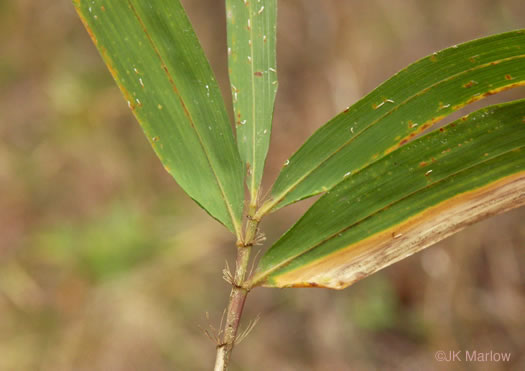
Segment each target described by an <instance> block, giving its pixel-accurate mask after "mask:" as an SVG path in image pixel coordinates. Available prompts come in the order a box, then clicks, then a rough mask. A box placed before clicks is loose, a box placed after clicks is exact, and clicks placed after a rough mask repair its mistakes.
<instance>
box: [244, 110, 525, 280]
mask: <svg viewBox="0 0 525 371" xmlns="http://www.w3.org/2000/svg"><path fill="white" fill-rule="evenodd" d="M524 204H525V100H522V101H517V102H512V103H508V104H504V105H499V106H492V107H488V108H486V109H483V110H480V111H477V112H475V113H473V114H471V115H470V116H468V117H464V118H462V119H460V120H458V121H456V122H453V123H451V124H449V125H448V126H446V127H443V128H441V129H439V130H436V131H434V132H432V133H430V134H428V135H426V136H423V137H422V138H419V139H417V140H415V141H413V142H411V143H409V144H407V145H406V146H403V147H401V148H400V149H397V150H395V151H394V152H392V153H391V154H389V155H388V156H386V157H384V158H383V159H381V160H379V161H377V162H375V163H373V164H371V165H370V166H368V167H366V168H364V169H363V170H361V171H358V172H357V173H356V174H354V175H353V176H349V177H347V178H346V179H345V180H343V181H342V182H341V183H339V184H338V185H337V186H336V187H334V188H333V189H332V190H331V191H329V192H327V193H326V194H325V195H324V196H323V197H321V198H320V199H319V200H318V201H317V202H316V203H315V204H314V205H313V206H312V207H311V208H310V209H309V210H308V211H307V212H306V214H305V215H304V216H303V217H302V218H301V219H300V220H299V222H298V223H297V224H296V225H295V226H293V227H292V228H291V229H290V230H289V231H288V232H287V233H286V234H285V235H284V236H283V237H282V238H281V239H280V240H279V241H277V242H276V243H275V245H274V246H273V247H272V248H271V249H270V250H269V251H268V252H267V253H266V254H265V255H264V256H263V258H262V259H261V261H260V264H259V267H258V270H257V274H256V275H255V277H254V279H253V283H256V284H263V285H265V286H275V287H288V286H320V287H329V288H336V289H340V288H344V287H346V286H348V285H350V284H351V283H353V282H355V281H356V280H359V279H361V278H363V277H366V276H368V275H370V274H372V273H373V272H375V271H377V270H379V269H381V268H383V267H385V266H388V265H390V264H392V263H394V262H396V261H398V260H401V259H403V258H405V257H407V256H409V255H411V254H413V253H414V252H416V251H419V250H421V249H423V248H424V247H426V246H428V245H431V244H433V243H435V242H437V241H439V240H441V239H443V238H445V237H447V236H449V235H450V234H452V233H455V232H457V231H458V230H460V229H462V228H464V227H465V226H467V225H469V224H471V223H473V222H476V221H478V220H480V219H482V218H485V217H488V216H490V215H494V214H497V213H500V212H503V211H506V210H509V209H511V208H514V207H518V206H521V205H524Z"/></svg>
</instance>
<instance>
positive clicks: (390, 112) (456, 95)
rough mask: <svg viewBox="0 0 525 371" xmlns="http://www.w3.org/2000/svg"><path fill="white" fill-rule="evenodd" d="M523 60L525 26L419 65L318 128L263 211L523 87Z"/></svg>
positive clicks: (319, 187)
mask: <svg viewBox="0 0 525 371" xmlns="http://www.w3.org/2000/svg"><path fill="white" fill-rule="evenodd" d="M524 63H525V32H524V31H523V30H521V31H514V32H509V33H505V34H501V35H495V36H491V37H487V38H484V39H479V40H474V41H472V42H468V43H465V44H462V45H459V46H454V47H451V48H449V49H445V50H443V51H441V52H439V53H434V54H433V55H431V56H429V57H426V58H423V59H422V60H420V61H418V62H416V63H414V64H413V65H411V66H409V67H408V68H406V69H405V70H402V71H400V72H399V73H397V74H396V75H394V76H393V77H392V78H391V79H390V80H388V81H386V82H385V83H384V84H382V85H381V86H379V87H378V88H377V89H375V90H374V91H372V92H371V93H370V94H368V95H367V96H366V97H364V98H363V99H362V100H360V101H359V102H357V103H356V104H354V105H353V106H352V107H349V108H348V109H347V110H345V112H342V113H341V114H339V115H338V116H336V117H335V118H334V119H332V120H331V121H330V122H328V123H327V124H326V125H324V126H323V127H321V128H320V129H319V130H318V131H317V132H316V133H314V134H313V135H312V136H311V137H310V138H309V139H308V140H307V141H306V143H305V144H304V145H303V146H302V147H301V148H300V149H299V150H298V151H297V152H296V153H295V154H294V155H293V156H292V157H291V158H290V160H289V161H288V162H287V166H285V167H284V168H283V169H282V171H281V173H280V174H279V177H278V179H277V180H276V182H275V185H274V187H273V189H272V195H271V199H270V200H269V201H268V202H267V204H266V205H265V207H264V211H265V212H267V211H268V210H270V209H273V210H275V209H277V208H280V207H282V206H285V205H287V204H290V203H293V202H296V201H298V200H301V199H304V198H307V197H310V196H313V195H315V194H319V193H322V192H325V191H327V190H329V189H330V188H332V187H333V186H334V185H335V184H337V183H338V182H339V181H340V180H341V179H342V177H343V176H345V174H348V173H352V172H355V171H357V170H358V169H361V168H363V167H364V166H366V165H368V164H370V163H372V162H374V161H377V160H378V159H380V158H381V157H383V156H385V155H386V154H388V153H389V152H391V151H392V150H394V149H395V148H397V147H399V146H401V145H404V144H405V143H407V142H408V141H409V140H410V139H411V138H412V137H414V136H415V135H417V134H418V133H420V132H421V131H422V130H424V129H426V128H428V127H429V126H431V125H433V124H434V123H436V122H437V121H439V120H441V119H442V118H444V117H446V116H447V115H449V114H451V113H452V112H454V111H456V110H458V109H459V108H461V107H463V106H465V105H466V104H469V103H472V102H474V101H477V100H479V99H482V98H484V97H486V96H488V95H491V94H495V93H498V92H500V91H503V90H506V89H510V88H512V87H517V86H523V85H525V70H524V69H523V64H524Z"/></svg>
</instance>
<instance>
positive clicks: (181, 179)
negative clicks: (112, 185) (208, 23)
mask: <svg viewBox="0 0 525 371" xmlns="http://www.w3.org/2000/svg"><path fill="white" fill-rule="evenodd" d="M74 4H75V7H76V9H77V12H78V14H79V16H80V18H81V20H82V22H83V23H84V25H85V27H86V29H87V30H88V33H89V34H90V36H91V37H92V39H93V41H94V43H95V45H96V46H97V48H98V50H99V51H100V53H101V55H102V57H103V59H104V61H105V62H106V64H107V66H108V68H109V70H110V72H111V74H112V75H113V77H114V79H115V81H116V82H117V85H118V86H119V87H120V89H121V91H122V93H123V95H124V97H125V98H126V100H127V101H128V105H129V107H130V108H131V109H132V111H133V114H134V115H135V117H136V118H137V120H138V121H139V123H140V124H141V126H142V128H143V130H144V132H145V134H146V136H147V137H148V139H149V141H150V142H151V144H152V146H153V149H154V150H155V152H156V154H157V155H158V157H159V158H160V160H161V162H162V163H163V165H164V167H165V168H166V170H167V171H168V172H169V173H170V174H171V175H172V176H173V177H174V178H175V179H176V180H177V182H178V183H179V185H180V186H181V187H182V188H183V189H184V190H185V191H186V192H187V193H188V194H189V195H190V197H192V198H193V199H194V200H195V201H196V202H197V203H198V204H199V205H201V206H202V207H203V208H204V209H205V210H206V211H207V212H208V213H209V214H210V215H211V216H213V217H214V218H216V219H217V220H219V221H220V222H221V223H223V224H224V225H225V226H226V227H227V228H228V229H230V230H231V231H232V232H234V233H236V234H237V235H238V236H239V235H240V225H241V217H242V208H243V177H244V174H243V169H242V162H241V160H240V157H239V153H238V150H237V148H236V146H235V140H234V137H233V133H232V130H231V127H230V124H229V120H228V116H227V114H226V109H225V107H224V102H223V100H222V97H221V95H220V92H219V89H218V86H217V83H216V81H215V78H214V76H213V73H212V71H211V69H210V67H209V64H208V62H207V60H206V57H205V55H204V52H203V51H202V49H201V47H200V44H199V42H198V39H197V37H196V35H195V33H194V31H193V29H192V27H191V24H190V22H189V20H188V18H187V17H186V14H185V12H184V9H183V8H182V6H181V4H180V2H179V1H178V0H175V1H167V0H156V1H149V2H140V1H137V0H132V1H115V2H107V1H101V0H94V1H82V0H76V1H74Z"/></svg>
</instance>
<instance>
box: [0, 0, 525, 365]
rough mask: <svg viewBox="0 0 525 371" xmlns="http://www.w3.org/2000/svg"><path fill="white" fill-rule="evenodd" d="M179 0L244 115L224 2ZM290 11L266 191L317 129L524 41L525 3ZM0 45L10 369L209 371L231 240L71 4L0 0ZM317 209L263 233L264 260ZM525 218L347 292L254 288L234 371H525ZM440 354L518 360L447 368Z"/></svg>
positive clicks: (378, 2)
mask: <svg viewBox="0 0 525 371" xmlns="http://www.w3.org/2000/svg"><path fill="white" fill-rule="evenodd" d="M182 2H183V4H184V5H185V7H186V9H187V11H188V13H189V15H190V18H191V19H192V22H193V24H194V27H195V29H196V31H197V33H198V35H199V37H200V38H201V40H202V44H203V46H204V48H205V51H206V54H207V55H208V57H209V59H210V61H211V64H212V67H213V69H214V71H215V73H216V75H217V78H218V80H219V82H220V83H221V85H222V86H221V88H222V91H223V94H224V96H225V97H226V98H225V99H226V100H227V104H228V105H230V107H231V100H230V97H229V96H228V94H229V89H228V80H227V73H226V63H227V61H226V41H225V40H226V37H225V17H224V15H223V14H224V10H223V1H218V0H183V1H182ZM279 6H280V8H279V28H278V66H279V79H280V85H279V93H278V96H277V104H276V111H275V122H274V131H273V138H272V146H271V149H270V156H269V158H268V162H267V172H266V177H265V190H268V188H269V185H270V184H271V182H272V181H273V180H274V179H275V177H276V175H277V173H278V170H279V168H280V166H281V165H282V163H283V162H284V161H285V160H286V159H287V158H288V157H289V156H290V155H291V154H292V153H293V152H294V151H295V150H296V149H297V148H298V147H299V146H300V144H301V143H302V142H303V141H304V140H305V139H306V138H307V137H308V136H310V135H311V134H312V133H313V132H314V131H315V130H316V129H317V128H318V127H319V126H320V125H322V124H323V123H325V122H326V121H327V120H328V119H330V118H331V117H332V116H334V115H335V114H337V113H338V112H340V111H341V110H343V109H344V108H346V107H347V106H348V105H349V104H352V103H353V102H355V101H356V100H357V99H359V98H360V97H361V96H363V95H364V94H366V93H367V92H369V91H370V90H371V89H373V88H374V87H376V86H377V85H378V84H379V83H381V82H382V81H383V80H384V79H386V78H387V77H389V76H390V75H392V74H393V73H395V72H396V71H398V70H399V69H401V68H403V67H405V66H406V65H408V64H409V63H411V62H413V61H415V60H417V59H419V58H421V57H423V56H426V55H428V54H430V53H432V52H434V51H436V50H439V49H442V48H445V47H447V46H450V45H453V44H457V43H461V42H464V41H467V40H469V39H473V38H477V37H482V36H486V35H489V34H492V33H498V32H504V31H508V30H512V29H516V28H523V27H524V26H525V24H524V21H523V20H524V19H525V7H523V2H522V0H505V1H495V0H453V1H452V0H426V1H418V0H404V1H392V0H367V1H358V0H355V1H351V0H347V1H343V0H339V1H337V0H282V1H280V5H279ZM0 41H1V47H0V122H1V124H0V370H9V371H22V370H23V371H26V370H42V371H44V370H45V371H47V370H53V371H62V370H64V371H66V370H90V371H95V370H105V371H108V370H111V371H125V370H126V371H127V370H159V371H163V370H207V369H211V365H212V364H213V360H214V357H215V348H214V344H213V343H212V342H211V341H210V340H209V339H207V338H206V336H204V334H203V331H202V330H201V329H199V327H202V328H206V327H207V326H208V324H210V323H211V324H212V325H215V326H218V322H219V320H220V317H221V314H222V311H223V308H224V307H225V305H226V302H227V297H228V293H229V287H228V285H227V284H226V282H224V281H223V280H222V279H221V270H222V269H223V267H224V265H225V260H226V259H229V261H230V262H232V258H233V253H234V248H233V245H234V241H233V239H232V236H230V235H229V234H228V232H227V231H226V229H225V228H223V227H221V226H220V225H218V223H216V222H214V221H213V220H211V219H210V218H209V217H208V216H207V214H206V213H205V212H204V211H202V210H201V209H200V208H199V207H198V206H196V205H195V204H193V203H192V201H191V200H190V199H189V198H188V197H187V196H185V194H184V193H183V192H182V191H181V190H180V188H179V187H178V186H177V185H176V183H175V182H174V180H173V179H172V178H171V177H170V176H169V175H168V174H167V173H166V172H165V171H164V169H163V168H162V166H161V164H160V162H159V161H158V160H157V158H156V157H155V156H154V153H153V151H152V150H151V148H150V146H149V144H148V142H147V141H146V140H145V138H144V136H143V134H142V132H141V129H140V127H139V125H138V124H137V123H136V122H135V120H134V119H133V117H132V115H131V112H130V111H129V109H128V107H127V105H126V102H125V101H124V99H123V98H122V97H121V95H120V92H119V91H118V89H117V88H116V86H115V85H114V83H113V81H112V79H111V77H110V74H109V73H108V71H107V70H106V68H105V66H104V65H103V63H102V60H101V58H100V57H99V55H98V53H97V51H96V49H95V48H94V46H93V45H92V43H91V41H90V39H89V37H88V35H87V33H86V32H85V30H84V29H83V27H82V25H81V23H80V21H79V20H78V18H77V16H76V14H75V12H74V9H73V6H72V4H71V2H70V1H69V0H55V1H34V0H0ZM524 93H525V91H524V89H523V88H521V90H513V91H509V92H506V93H503V94H501V95H499V96H494V97H490V98H489V99H487V100H485V101H482V102H480V104H479V105H477V106H476V107H479V106H483V105H486V104H489V103H495V102H498V101H501V100H510V99H516V98H523V97H524V96H525V94H524ZM476 107H474V106H471V107H468V108H467V109H466V111H463V112H462V113H465V112H468V111H472V110H473V109H475V108H476ZM456 117H457V116H456ZM307 206H308V202H306V203H299V204H297V205H294V206H293V207H289V208H285V209H284V210H281V211H279V212H277V213H275V214H274V215H272V216H271V217H270V218H268V219H267V220H266V221H265V222H264V224H263V230H264V231H265V232H266V235H267V237H268V240H267V245H269V244H270V243H271V242H272V241H274V240H275V239H276V238H278V236H279V235H280V234H281V233H282V232H283V231H284V230H286V229H287V228H288V227H289V226H290V225H291V224H292V223H293V221H294V220H296V219H297V218H298V216H300V214H301V213H302V212H303V211H304V210H305V209H306V207H307ZM523 220H525V209H517V210H514V211H512V212H510V213H507V214H504V215H501V216H498V217H494V218H491V219H489V220H487V221H485V222H483V223H480V224H477V225H474V226H472V227H470V228H469V229H467V230H465V231H464V232H462V233H459V234H457V235H455V236H453V237H452V238H449V239H447V240H446V241H443V242H442V243H439V244H438V245H436V246H434V247H431V248H429V249H427V250H426V251H424V252H422V253H419V254H416V255H414V256H412V257H411V258H409V259H406V260H404V261H402V262H400V263H398V264H395V265H394V266H391V267H390V268H388V269H385V270H383V271H382V272H380V273H378V274H375V275H374V276H371V277H369V278H367V279H365V280H363V281H361V282H359V283H357V284H356V285H354V286H352V287H350V288H348V289H346V290H344V291H329V290H321V289H293V290H292V289H285V290H277V289H256V290H254V291H253V292H252V293H251V294H250V296H249V297H248V302H247V307H246V312H245V317H244V318H245V321H244V324H247V323H248V321H249V320H250V319H253V318H254V317H256V316H257V315H258V314H260V315H261V320H260V322H259V324H258V325H257V327H256V328H255V329H254V330H253V331H252V333H251V334H250V335H249V336H248V337H247V338H246V340H244V342H243V343H242V344H240V345H239V346H237V347H236V350H235V352H234V365H233V369H234V370H464V369H468V370H524V369H525V318H524V313H525V225H524V223H523ZM267 245H266V246H264V247H267ZM230 265H231V264H230ZM206 313H209V315H208V316H207V314H206ZM208 318H209V319H208ZM437 350H443V351H446V352H448V351H450V350H477V351H491V350H492V351H498V352H510V353H511V354H512V356H511V362H510V363H465V362H463V363H438V362H436V361H435V360H434V353H435V352H436V351H437Z"/></svg>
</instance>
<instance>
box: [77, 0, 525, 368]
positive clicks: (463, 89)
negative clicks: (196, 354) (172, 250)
mask: <svg viewBox="0 0 525 371" xmlns="http://www.w3.org/2000/svg"><path fill="white" fill-rule="evenodd" d="M74 5H75V7H76V10H77V12H78V14H79V16H80V19H81V20H82V22H83V24H84V26H85V27H86V29H87V31H88V33H89V35H90V36H91V38H92V40H93V42H94V44H95V45H96V47H97V48H98V50H99V52H100V54H101V55H102V58H103V59H104V61H105V62H106V64H107V66H108V68H109V71H110V72H111V74H112V76H113V78H114V79H115V81H116V83H117V85H118V86H119V88H120V90H121V91H122V93H123V95H124V97H125V99H126V100H127V104H128V106H129V108H130V109H131V111H132V113H133V114H134V115H135V117H136V118H137V120H138V122H139V123H140V124H141V126H142V128H143V130H144V132H145V134H146V137H147V138H148V140H149V141H150V142H151V145H152V147H153V149H154V151H155V153H156V154H157V156H158V157H159V158H160V160H161V162H162V164H163V165H164V167H165V169H166V171H167V172H169V173H170V174H171V175H172V176H173V177H174V178H175V180H176V181H177V182H178V184H179V185H180V186H181V187H182V189H184V191H186V193H187V194H188V195H189V196H190V197H191V198H192V199H193V200H195V202H196V203H197V204H198V205H200V206H201V207H202V208H203V209H204V210H206V211H207V212H208V213H209V214H210V215H211V216H212V217H213V218H215V219H216V220H217V221H218V222H220V223H222V224H223V225H224V226H225V227H226V228H227V229H228V230H229V231H230V232H231V233H233V234H234V235H235V238H236V241H237V243H236V247H235V248H236V250H237V260H236V266H235V271H234V272H233V273H231V272H229V271H228V270H226V271H225V272H224V278H225V279H226V280H227V281H228V282H229V283H230V284H231V286H232V288H231V293H230V298H229V305H228V307H227V309H226V319H225V324H224V327H223V328H221V329H220V330H219V334H218V338H217V341H218V344H217V360H216V365H215V369H216V370H224V369H227V368H228V364H229V361H230V357H231V353H232V349H233V347H234V345H235V342H236V339H237V330H238V328H239V322H240V320H241V315H242V311H243V307H244V303H245V300H246V297H247V294H248V293H249V292H250V290H252V289H254V288H256V287H260V286H264V287H280V288H282V287H322V288H331V289H343V288H345V287H347V286H349V285H351V284H352V283H354V282H356V281H357V280H360V279H362V278H364V277H367V276H369V275H371V274H372V273H374V272H376V271H378V270H380V269H382V268H384V267H386V266H388V265H390V264H392V263H395V262H397V261H399V260H401V259H404V258H406V257H407V256H409V255H411V254H413V253H415V252H417V251H420V250H422V249H424V248H425V247H427V246H429V245H432V244H434V243H436V242H437V241H440V240H441V239H443V238H446V237H447V236H450V235H451V234H453V233H455V232H457V231H459V230H461V229H462V228H464V227H466V226H468V225H470V224H472V223H474V222H477V221H479V220H481V219H483V218H487V217H489V216H491V215H495V214H498V213H501V212H504V211H507V210H510V209H512V208H515V207H519V206H522V205H524V204H525V156H524V155H525V100H517V101H513V102H509V103H505V104H498V105H493V106H490V107H486V108H484V109H481V110H478V111H476V112H474V113H472V114H469V115H467V116H464V117H462V118H460V119H458V120H456V121H454V122H452V123H450V124H448V125H446V126H443V127H440V128H439V129H437V130H434V131H431V132H429V133H428V134H426V135H423V136H419V137H417V138H415V137H416V136H417V135H418V134H419V133H421V132H423V131H424V130H425V129H428V128H430V127H432V126H433V125H435V124H436V123H437V122H438V121H440V120H442V119H443V118H445V117H447V116H448V115H450V114H451V113H453V112H455V111H457V110H458V109H460V108H462V107H464V106H465V105H467V104H469V103H472V102H475V101H478V100H480V99H482V98H484V97H487V96H489V95H492V94H496V93H498V92H501V91H503V90H507V89H510V88H514V87H518V86H523V85H525V30H517V31H513V32H507V33H503V34H498V35H493V36H489V37H486V38H482V39H479V40H474V41H470V42H467V43H464V44H461V45H454V46H452V47H450V48H448V49H445V50H442V51H439V52H436V53H433V54H432V55H430V56H428V57H426V58H423V59H421V60H419V61H417V62H415V63H414V64H412V65H410V66H409V67H407V68H406V69H404V70H402V71H400V72H398V73H397V74H395V75H394V76H393V77H392V78H390V79H389V80H387V81H386V82H384V83H383V84H381V85H380V86H379V87H378V88H376V89H375V90H373V91H372V92H371V93H369V94H368V95H367V96H365V97H364V98H362V99H361V100H360V101H358V102H357V103H355V104H353V105H352V106H350V107H348V108H347V109H345V110H344V111H343V112H341V113H340V114H338V115H337V116H335V117H334V118H333V119H332V120H330V121H329V122H328V123H326V124H325V125H324V126H322V127H321V128H320V129H318V130H317V131H316V132H315V133H314V134H313V135H312V136H311V137H310V138H309V139H308V140H307V141H306V142H305V143H304V144H303V145H302V146H301V148H299V149H298V150H297V152H295V153H294V154H293V155H292V156H291V157H290V158H289V160H287V161H286V162H285V163H284V165H283V167H282V170H281V172H280V174H279V176H278V177H277V179H276V180H275V182H274V184H273V186H272V187H271V190H270V192H269V194H268V196H267V197H262V196H261V195H262V192H261V186H260V185H261V179H262V176H263V169H264V164H265V159H266V155H267V152H268V147H269V143H270V134H271V131H272V116H273V109H274V101H275V95H276V91H277V86H278V82H277V66H276V51H275V50H276V14H277V0H226V20H227V32H228V37H227V39H228V49H227V51H225V53H227V54H228V62H229V77H230V83H231V84H230V86H231V94H232V100H233V111H234V112H233V117H234V125H233V126H234V130H232V126H231V123H230V120H229V118H228V114H227V110H226V108H225V104H224V101H223V98H222V96H221V94H220V91H219V87H218V85H217V82H216V80H215V77H214V75H213V73H212V71H211V69H210V66H209V64H208V61H207V60H206V57H205V55H204V52H203V50H202V48H201V46H200V44H199V40H198V39H197V37H196V35H195V32H194V31H193V29H192V26H191V24H190V21H189V20H188V18H187V16H186V13H185V11H184V9H183V7H182V5H181V4H180V2H179V0H150V1H140V0H127V1H123V0H74ZM245 195H246V196H245ZM315 195H322V196H321V197H320V198H319V199H318V200H317V201H316V202H315V203H314V204H313V206H311V207H310V208H309V209H308V210H307V211H306V213H305V214H304V215H303V216H302V217H301V218H300V219H299V220H298V221H297V222H296V224H295V225H294V226H293V227H291V228H290V229H289V230H288V231H287V232H286V233H285V234H284V235H283V236H282V237H281V238H280V239H279V240H278V241H276V242H275V243H273V245H272V246H271V247H270V248H269V249H268V250H267V251H266V252H265V253H264V254H263V255H262V257H261V259H260V260H259V261H258V263H257V265H256V269H255V270H254V271H253V272H249V270H248V269H247V267H248V265H249V262H250V261H251V254H252V250H253V249H254V246H255V245H257V244H258V243H259V242H260V241H261V240H262V239H263V237H262V236H263V235H262V232H261V231H260V230H259V223H260V222H261V220H262V219H263V218H264V217H266V216H268V215H269V214H271V213H272V212H274V211H275V210H277V209H280V208H282V207H285V206H287V205H290V204H292V203H295V202H298V201H300V200H303V199H306V198H309V197H312V196H315ZM252 259H253V258H252Z"/></svg>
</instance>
